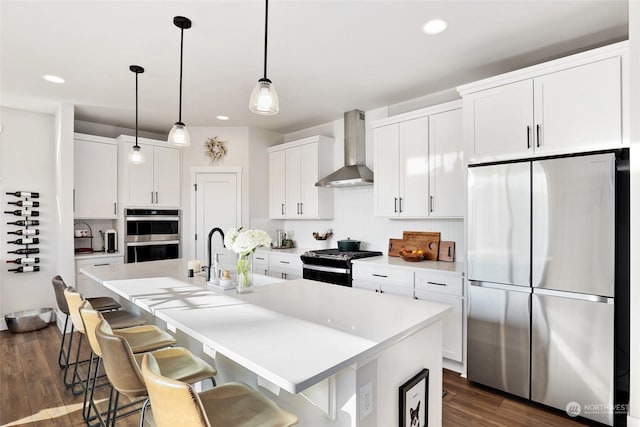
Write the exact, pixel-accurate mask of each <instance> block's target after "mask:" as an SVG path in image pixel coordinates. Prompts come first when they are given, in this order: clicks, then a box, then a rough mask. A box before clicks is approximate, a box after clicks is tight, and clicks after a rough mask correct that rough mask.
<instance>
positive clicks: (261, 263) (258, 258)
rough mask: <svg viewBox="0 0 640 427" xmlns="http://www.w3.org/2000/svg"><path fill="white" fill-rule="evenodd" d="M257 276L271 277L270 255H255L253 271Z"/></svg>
mask: <svg viewBox="0 0 640 427" xmlns="http://www.w3.org/2000/svg"><path fill="white" fill-rule="evenodd" d="M252 271H253V272H254V273H255V274H263V275H265V276H268V275H269V254H268V253H266V252H256V253H254V254H253V270H252Z"/></svg>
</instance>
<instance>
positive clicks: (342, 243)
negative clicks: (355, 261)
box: [338, 237, 360, 252]
mask: <svg viewBox="0 0 640 427" xmlns="http://www.w3.org/2000/svg"><path fill="white" fill-rule="evenodd" d="M338 250H340V251H342V252H353V251H359V250H360V241H359V240H351V237H347V238H346V240H338Z"/></svg>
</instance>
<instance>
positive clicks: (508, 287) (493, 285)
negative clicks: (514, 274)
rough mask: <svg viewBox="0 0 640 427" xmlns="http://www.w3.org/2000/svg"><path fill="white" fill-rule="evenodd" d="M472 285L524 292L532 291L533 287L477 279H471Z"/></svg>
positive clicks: (470, 283)
mask: <svg viewBox="0 0 640 427" xmlns="http://www.w3.org/2000/svg"><path fill="white" fill-rule="evenodd" d="M469 285H470V286H477V287H478V288H487V289H500V290H502V291H510V292H522V293H525V294H530V293H531V288H530V287H528V286H517V285H503V284H501V283H491V282H478V281H475V280H470V281H469Z"/></svg>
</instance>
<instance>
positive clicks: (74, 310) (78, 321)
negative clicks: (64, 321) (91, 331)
mask: <svg viewBox="0 0 640 427" xmlns="http://www.w3.org/2000/svg"><path fill="white" fill-rule="evenodd" d="M64 297H65V299H66V300H67V305H68V306H69V316H71V321H72V322H73V326H75V328H76V330H77V331H79V332H81V333H83V334H84V325H83V324H82V318H81V317H80V307H82V305H83V304H84V298H83V297H82V295H81V294H80V293H78V292H76V291H74V290H73V289H71V288H66V289H65V290H64Z"/></svg>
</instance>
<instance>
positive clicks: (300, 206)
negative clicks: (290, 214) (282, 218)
mask: <svg viewBox="0 0 640 427" xmlns="http://www.w3.org/2000/svg"><path fill="white" fill-rule="evenodd" d="M300 215H302V202H300Z"/></svg>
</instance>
